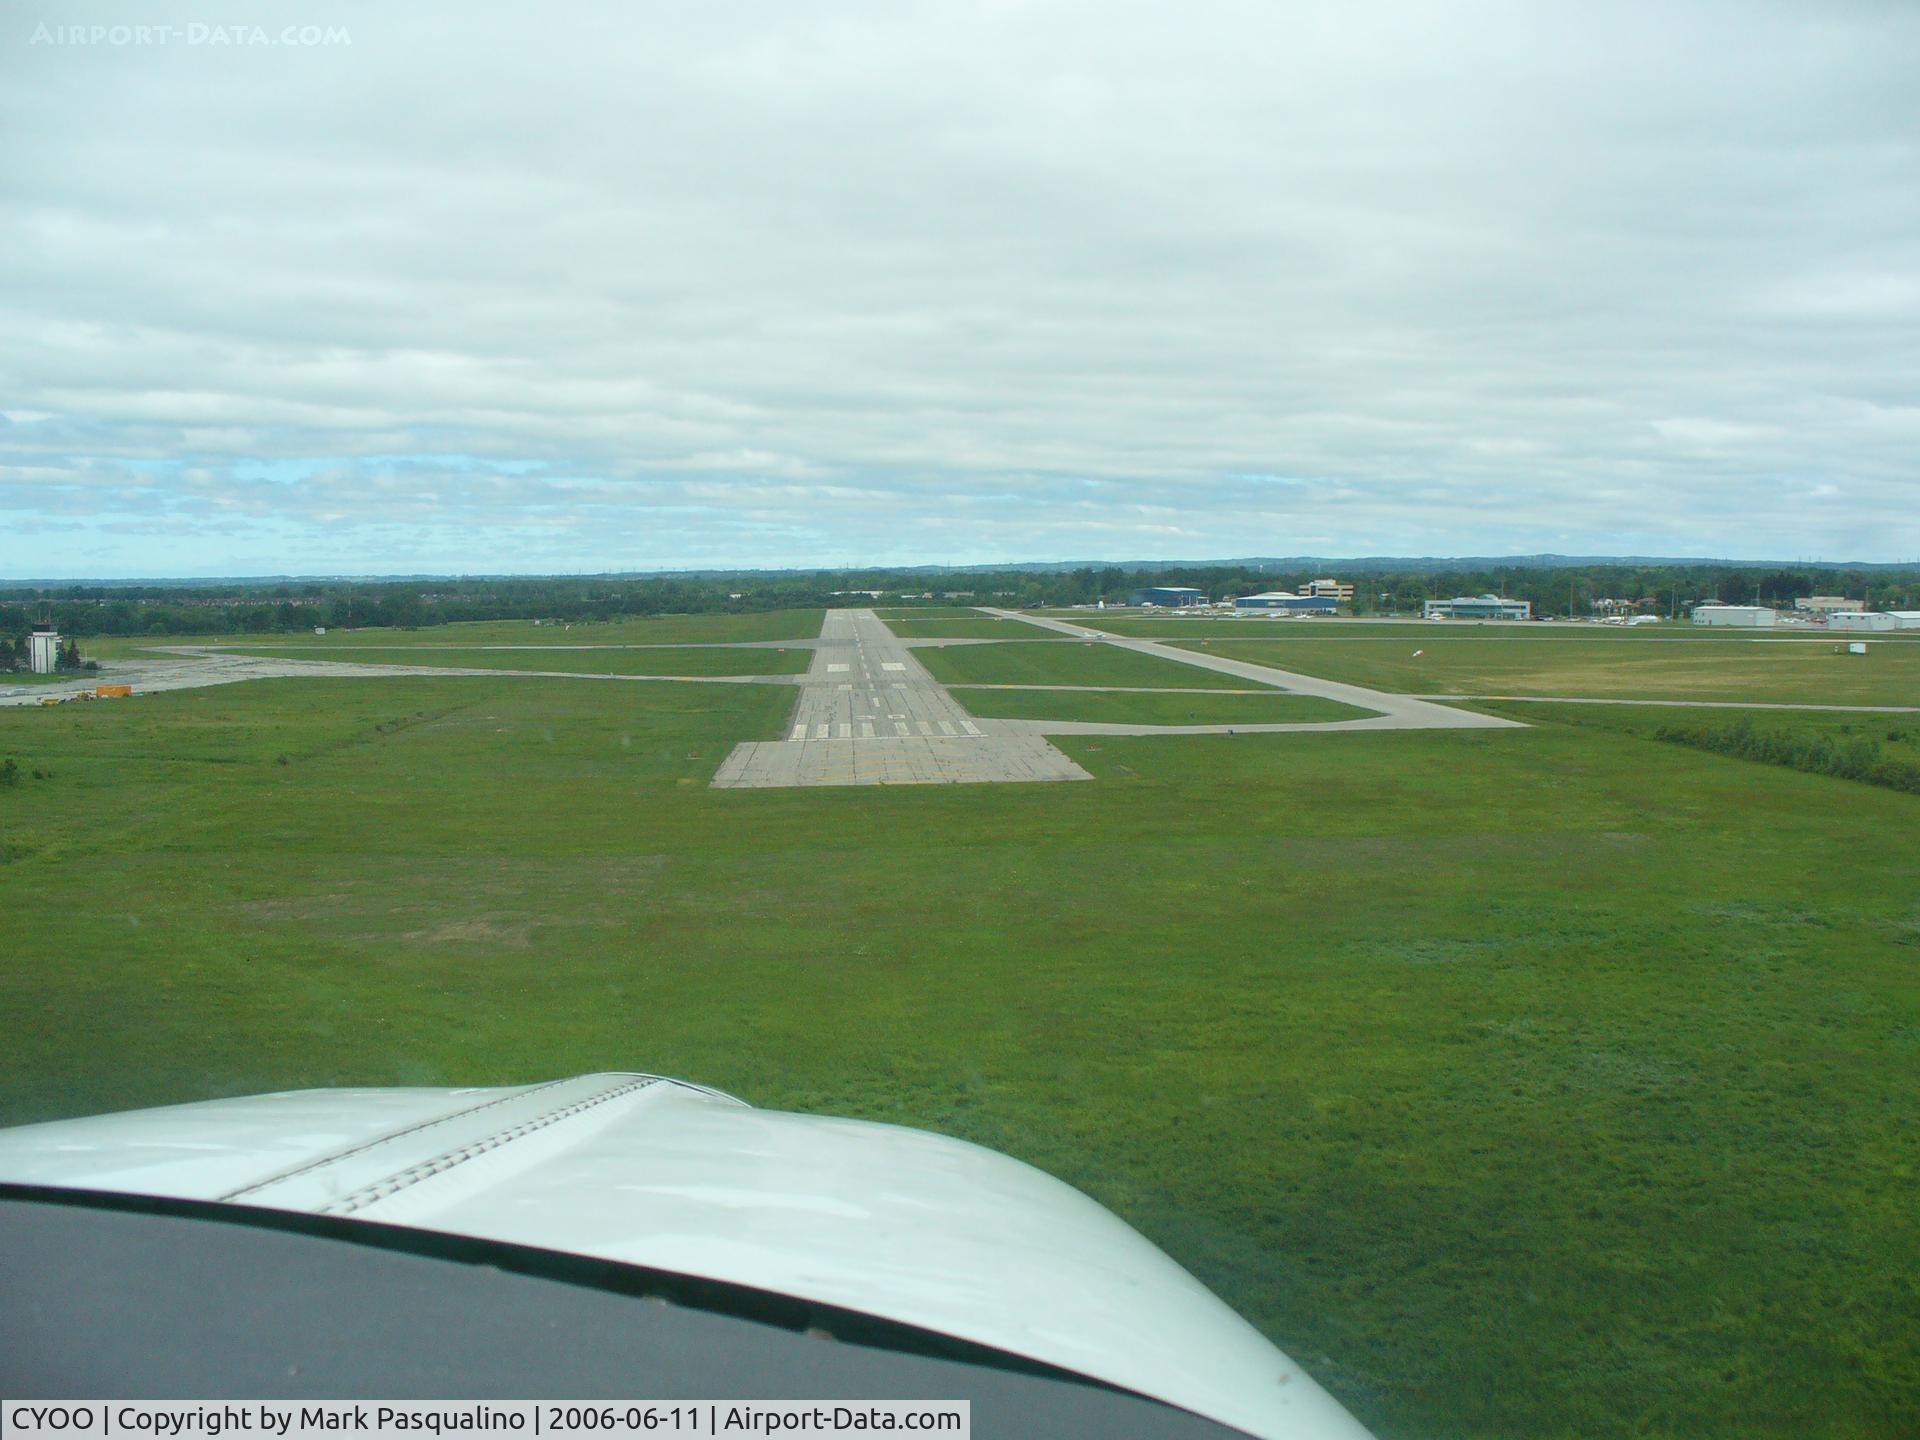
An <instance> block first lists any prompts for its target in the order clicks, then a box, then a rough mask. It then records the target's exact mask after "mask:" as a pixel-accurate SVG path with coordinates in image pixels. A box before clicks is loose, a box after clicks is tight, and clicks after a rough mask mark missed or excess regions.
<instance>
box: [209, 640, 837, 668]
mask: <svg viewBox="0 0 1920 1440" xmlns="http://www.w3.org/2000/svg"><path fill="white" fill-rule="evenodd" d="M231 653H233V654H236V655H260V656H274V657H278V658H281V659H287V660H319V661H328V660H331V661H334V662H336V663H351V664H356V665H450V666H453V667H455V668H458V669H465V670H564V671H568V672H570V673H572V674H575V675H799V674H802V673H804V672H805V671H806V668H807V667H808V666H809V665H811V664H812V663H813V651H811V650H774V649H762V648H757V647H756V648H752V649H740V650H730V649H726V648H724V647H719V646H698V645H688V646H662V647H660V648H659V649H652V648H642V649H632V650H627V649H620V648H617V647H612V646H609V647H606V648H603V649H593V650H557V649H552V648H541V649H538V650H482V649H471V650H435V649H431V648H429V647H427V646H425V645H409V646H406V647H404V648H399V647H396V648H394V649H391V650H382V649H374V648H352V649H350V648H348V647H346V646H329V647H328V648H327V649H325V650H319V649H317V647H304V648H303V647H298V646H288V645H274V646H263V645H246V646H235V647H233V649H232V652H231Z"/></svg>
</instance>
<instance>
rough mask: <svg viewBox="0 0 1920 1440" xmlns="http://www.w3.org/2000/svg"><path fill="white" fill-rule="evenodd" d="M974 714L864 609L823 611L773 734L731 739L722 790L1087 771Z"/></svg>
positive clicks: (973, 780) (1081, 776)
mask: <svg viewBox="0 0 1920 1440" xmlns="http://www.w3.org/2000/svg"><path fill="white" fill-rule="evenodd" d="M1003 725H1004V722H1000V721H983V720H977V719H975V718H974V717H973V716H972V715H970V714H968V713H967V711H966V710H964V709H963V708H962V707H961V705H960V703H959V701H957V700H955V699H954V698H953V697H952V696H951V695H949V694H948V693H947V690H946V687H945V686H944V685H942V684H940V682H939V681H937V680H935V679H934V678H933V676H931V675H929V674H928V673H927V671H926V668H925V667H924V666H922V665H921V664H920V662H919V661H918V660H915V659H914V658H913V654H912V652H911V651H910V650H909V649H908V648H907V646H906V645H905V644H903V643H902V642H901V641H900V640H899V639H898V638H897V637H896V636H895V635H894V633H893V632H892V631H891V630H889V629H888V628H887V627H886V626H885V625H884V624H882V623H881V621H880V619H879V618H878V617H877V616H876V615H875V614H874V613H873V611H871V610H829V611H828V612H827V618H826V624H825V626H824V627H823V628H822V630H821V632H820V643H819V645H818V646H817V647H816V648H815V650H814V654H813V667H812V669H810V670H809V671H808V672H807V674H806V676H805V677H804V678H803V679H802V681H801V687H800V703H799V705H798V706H796V707H795V709H794V713H793V717H792V719H791V720H789V721H788V723H787V734H786V737H785V738H784V739H781V740H760V741H751V740H750V741H747V742H745V743H743V744H740V745H736V746H735V747H734V749H733V752H732V753H731V754H730V755H728V756H727V758H726V760H725V761H724V762H723V763H722V764H721V766H720V770H719V773H718V774H716V775H715V776H714V777H713V783H714V786H715V787H716V788H718V789H722V790H732V789H741V788H749V787H758V786H786V785H888V784H922V785H930V784H981V783H990V782H994V781H1018V780H1090V779H1092V778H1093V777H1092V776H1090V775H1089V774H1087V772H1086V771H1085V770H1082V769H1081V768H1080V767H1079V766H1078V765H1076V764H1074V763H1073V761H1071V760H1069V759H1068V758H1067V757H1066V756H1065V755H1063V754H1061V753H1060V752H1059V751H1058V750H1056V749H1054V748H1053V746H1051V745H1049V744H1048V743H1047V742H1046V741H1045V740H1044V739H1042V738H1041V737H1040V736H1039V735H1038V734H1034V733H1029V732H1024V731H1016V730H1008V729H1003V728H1002V726H1003Z"/></svg>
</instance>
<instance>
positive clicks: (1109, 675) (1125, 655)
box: [914, 638, 1254, 690]
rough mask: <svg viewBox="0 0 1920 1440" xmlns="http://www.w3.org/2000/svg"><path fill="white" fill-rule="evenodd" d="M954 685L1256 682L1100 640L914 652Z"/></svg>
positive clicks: (1214, 685)
mask: <svg viewBox="0 0 1920 1440" xmlns="http://www.w3.org/2000/svg"><path fill="white" fill-rule="evenodd" d="M914 659H916V660H918V661H919V662H920V663H921V664H922V665H924V666H926V667H927V670H928V671H929V672H930V673H931V674H932V675H933V677H934V678H935V679H936V680H940V681H943V682H945V683H946V684H949V685H1049V686H1055V685H1140V686H1148V687H1151V688H1153V689H1159V690H1167V689H1172V690H1184V689H1193V690H1244V689H1247V688H1248V687H1249V686H1250V685H1252V684H1253V683H1254V682H1252V681H1249V680H1243V679H1241V678H1240V677H1239V676H1237V675H1223V674H1221V673H1220V672H1218V671H1216V670H1202V669H1201V668H1200V667H1199V666H1198V665H1183V664H1181V663H1180V662H1179V661H1178V660H1163V659H1161V658H1160V657H1159V656H1158V655H1142V654H1140V653H1139V652H1137V651H1134V650H1123V649H1121V648H1120V647H1119V646H1117V645H1108V644H1105V643H1103V642H1099V641H1092V640H1089V641H1083V642H1075V641H1072V640H1067V639H1064V638H1062V639H1059V640H1038V641H1014V642H1010V643H1008V644H1004V645H955V646H952V647H949V648H939V649H936V648H932V647H929V648H927V649H923V650H916V651H915V652H914Z"/></svg>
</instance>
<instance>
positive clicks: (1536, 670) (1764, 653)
mask: <svg viewBox="0 0 1920 1440" xmlns="http://www.w3.org/2000/svg"><path fill="white" fill-rule="evenodd" d="M1177 643H1179V644H1180V645H1181V646H1182V647H1183V648H1186V649H1198V648H1200V646H1201V642H1200V641H1198V640H1183V641H1179V642H1177ZM1205 648H1206V650H1207V653H1208V654H1210V655H1226V656H1231V657H1232V658H1234V659H1237V660H1252V661H1255V662H1257V663H1259V664H1263V665H1277V666H1279V667H1280V668H1281V669H1283V670H1294V671H1298V672H1299V673H1301V674H1303V675H1317V676H1320V677H1321V678H1323V679H1328V680H1344V681H1347V682H1349V683H1352V684H1356V685H1366V686H1369V687H1371V688H1373V689H1376V690H1388V691H1392V692H1395V693H1403V694H1413V695H1538V696H1542V697H1548V698H1550V697H1553V696H1571V697H1577V698H1583V697H1594V698H1614V699H1648V700H1763V701H1787V702H1795V703H1804V704H1820V705H1843V704H1844V705H1920V644H1915V643H1911V642H1903V641H1896V642H1883V643H1881V644H1877V645H1875V644H1870V645H1869V647H1868V652H1867V653H1866V654H1865V655H1849V654H1847V653H1846V647H1845V645H1844V644H1842V643H1840V642H1838V641H1829V642H1814V643H1805V642H1799V641H1786V642H1782V641H1758V642H1756V641H1752V640H1698V639H1692V638H1688V639H1685V640H1674V641H1671V642H1661V641H1658V640H1655V639H1651V638H1648V637H1643V636H1625V635H1622V636H1618V637H1617V638H1615V637H1613V636H1608V635H1606V634H1604V633H1602V632H1578V631H1576V632H1564V631H1538V630H1536V631H1523V632H1520V633H1517V634H1516V633H1513V632H1506V633H1502V632H1499V631H1496V630H1492V629H1488V630H1485V631H1480V632H1476V633H1474V634H1469V635H1447V634H1434V633H1432V632H1431V631H1427V630H1414V631H1411V632H1410V633H1408V634H1405V635H1395V636H1357V637H1356V636H1349V635H1346V634H1344V633H1343V632H1340V631H1336V630H1332V629H1325V630H1320V631H1317V632H1313V633H1300V634H1297V635H1296V634H1295V633H1293V632H1289V633H1288V634H1286V635H1282V636H1274V637H1273V638H1270V639H1268V638H1260V639H1233V640H1210V641H1208V642H1206V646H1205ZM1416 650H1419V651H1423V652H1424V653H1423V654H1421V655H1418V656H1416V655H1415V654H1414V651H1416Z"/></svg>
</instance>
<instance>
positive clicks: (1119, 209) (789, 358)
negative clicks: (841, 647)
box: [0, 0, 1920, 573]
mask: <svg viewBox="0 0 1920 1440" xmlns="http://www.w3.org/2000/svg"><path fill="white" fill-rule="evenodd" d="M49 10H50V11H51V13H49V14H47V15H45V16H44V17H42V16H34V15H31V14H28V15H22V14H20V13H18V12H16V14H15V15H14V16H13V17H11V18H10V19H9V20H8V22H7V25H8V29H7V30H6V31H5V32H4V33H0V135H3V136H4V137H5V139H4V140H0V144H3V145H4V147H5V157H6V164H5V166H4V168H0V411H3V412H4V413H5V414H6V415H7V416H8V417H10V418H9V419H8V420H7V421H5V422H0V514H3V515H4V516H5V536H6V538H5V539H4V540H0V572H12V573H24V572H27V571H32V572H35V573H47V572H48V571H49V570H50V569H51V570H57V571H61V572H67V573H115V572H119V573H126V572H140V573H166V572H168V571H196V572H205V571H208V570H218V569H226V570H244V571H256V572H257V571H260V570H281V569H293V570H307V569H339V568H364V569H371V570H380V569H414V568H435V569H440V568H447V569H500V568H566V569H576V568H603V567H605V568H612V567H626V566H654V565H679V564H684V565H708V564H724V563H740V564H786V563H816V562H818V563H836V562H859V561H912V560H976V559H980V560H987V559H1025V558H1042V557H1053V556H1066V555H1072V556H1076V557H1078V556H1089V557H1094V556H1112V557H1132V556H1143V555H1154V554H1161V555H1202V554H1229V553H1234V554H1238V553H1249V552H1283V553H1292V552H1299V551H1321V552H1328V553H1342V552H1346V553H1362V552H1364V553H1379V552H1413V553H1433V552H1448V551H1452V552H1488V551H1498V550H1507V549H1514V550H1535V549H1561V550H1575V551H1582V552H1588V551H1607V550H1631V551H1642V552H1644V551H1666V552H1681V553H1714V554H1735V555H1739V554H1747V555H1769V556H1772V555H1781V556H1794V555H1825V556H1828V557H1832V558H1843V557H1858V558H1869V559H1898V558H1912V557H1916V556H1920V522H1916V520H1915V518H1914V516H1915V514H1916V513H1920V504H1917V503H1916V502H1917V501H1920V472H1917V470H1916V461H1915V457H1916V455H1920V185H1917V184H1916V183H1915V179H1916V176H1917V175H1920V164H1917V163H1916V162H1917V161H1920V98H1916V92H1915V90H1914V87H1913V85H1912V76H1913V74H1914V73H1915V71H1916V62H1920V11H1914V10H1912V9H1910V8H1907V7H1888V6H1878V5H1868V4H1859V5H1846V4H1840V3H1835V0H1819V3H1808V4H1804V5H1767V4H1758V5H1756V4H1751V3H1740V4H1734V3H1724V4H1679V5H1674V4H1665V5H1644V6H1643V5H1633V4H1623V5H1609V6H1590V5H1589V6H1573V5H1551V4H1538V3H1528V4H1512V5H1494V4H1488V5H1468V6H1459V5H1453V4H1446V5H1441V4H1400V5H1385V6H1379V7H1357V6H1350V5H1340V4H1326V5H1306V6H1287V7H1277V6H1273V5H1270V4H1265V3H1261V4H1214V5H1208V6H1203V7H1176V6H1172V5H1129V4H1116V3H1100V4H1052V3H1032V4H1014V3H1007V4H987V5H977V6H955V5H906V4H898V3H884V4H883V3H874V4H867V5H862V4H853V3H847V4H838V5H796V4H771V3H768V4H749V3H739V4H719V5H713V6H700V7H692V6H668V5H612V4H609V5H604V6H601V5H583V6H564V7H560V8H558V9H543V10H542V11H541V12H540V13H539V15H538V17H534V16H533V15H532V14H531V12H527V11H525V10H523V9H520V8H517V7H514V8H509V7H497V6H493V5H463V6H458V7H453V6H432V7H405V8H404V11H403V12H401V11H399V10H397V9H396V7H372V6H367V7H360V6H342V5H338V4H324V3H316V4H310V5H303V4H298V3H292V4H286V5H277V6H269V7H263V8H257V9H251V10H249V12H248V15H249V17H251V18H249V20H248V23H249V24H252V23H258V24H259V25H260V26H261V28H262V31H263V32H264V33H265V35H266V36H267V38H269V39H271V38H274V37H277V36H278V35H279V33H280V31H281V29H282V27H283V26H285V25H288V24H295V25H303V24H313V25H319V26H323V27H324V26H336V27H341V28H343V29H344V30H345V32H346V33H347V34H348V35H349V36H350V39H351V43H350V44H335V45H316V46H301V45H290V46H289V45H259V44H227V45H216V44H211V43H197V44H196V43H187V42H186V41H184V40H181V39H175V40H172V41H170V42H169V43H167V44H164V45H160V44H153V43H148V44H139V43H126V44H116V43H113V42H112V40H111V39H110V38H109V39H107V40H105V41H103V42H101V43H92V44H47V43H36V39H35V36H36V33H37V31H38V28H39V27H40V26H42V25H49V26H54V25H72V24H76V23H87V24H98V25H105V26H110V25H113V24H115V23H125V24H128V25H133V24H148V25H165V26H170V27H174V28H176V29H184V28H185V27H189V26H191V25H193V24H195V23H204V24H208V25H212V24H219V23H221V17H218V16H215V15H211V14H206V15H202V14H198V13H195V12H194V11H193V9H192V0H185V3H184V4H183V5H182V6H181V8H179V9H177V10H176V9H175V8H174V7H173V6H171V5H169V4H146V5H140V6H126V5H122V6H115V5H111V4H107V5H98V6H95V5H85V4H80V5H71V6H61V7H59V9H58V10H57V11H53V10H52V7H49ZM450 457H454V458H450ZM55 517H58V518H59V519H60V521H61V522H62V525H63V526H64V525H66V524H77V525H78V526H79V529H78V530H77V531H75V530H67V529H64V528H56V527H54V526H53V525H52V523H51V522H52V520H53V519H54V518H55ZM89 522H90V523H89ZM42 529H44V531H45V538H44V539H42V538H41V536H40V534H39V533H37V532H39V531H40V530H42ZM50 551H51V552H53V553H51V554H50ZM56 557H57V563H56Z"/></svg>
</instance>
